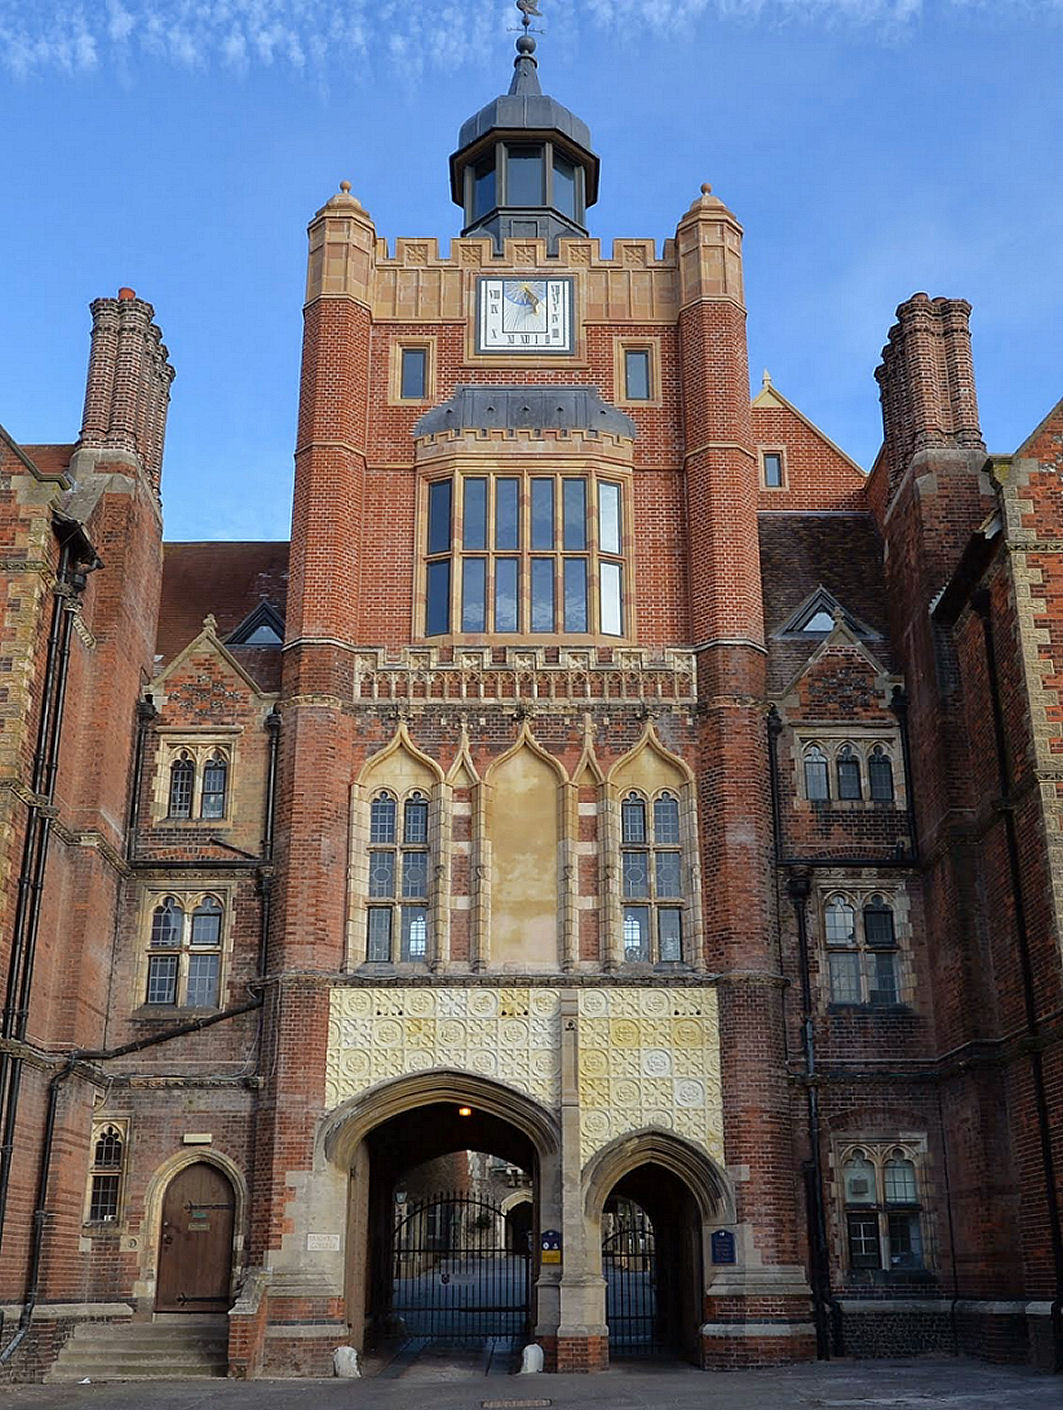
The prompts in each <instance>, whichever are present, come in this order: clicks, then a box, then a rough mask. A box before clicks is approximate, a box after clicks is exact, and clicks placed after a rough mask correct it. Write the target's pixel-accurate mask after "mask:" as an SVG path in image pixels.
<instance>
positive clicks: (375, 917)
mask: <svg viewBox="0 0 1063 1410" xmlns="http://www.w3.org/2000/svg"><path fill="white" fill-rule="evenodd" d="M428 857H429V827H428V799H427V798H426V797H425V796H424V794H423V793H418V792H414V793H411V794H410V796H409V797H408V798H407V799H406V800H405V801H404V802H403V803H402V804H401V805H400V803H399V800H398V799H397V798H396V797H395V796H394V795H393V794H391V793H386V792H385V793H379V794H378V795H377V796H376V797H375V798H374V799H373V801H372V803H371V804H370V810H369V904H368V908H367V911H366V958H367V959H368V960H369V961H370V962H372V963H376V964H386V963H388V962H390V961H392V960H396V959H398V960H402V961H405V962H412V963H418V962H422V961H424V960H425V959H427V957H428V884H429V865H428Z"/></svg>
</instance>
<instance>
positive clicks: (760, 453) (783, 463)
mask: <svg viewBox="0 0 1063 1410" xmlns="http://www.w3.org/2000/svg"><path fill="white" fill-rule="evenodd" d="M766 455H777V456H778V457H779V466H780V480H779V483H778V484H777V485H769V484H768V479H767V472H766V467H765V464H764V457H765V456H766ZM757 470H758V479H759V482H760V488H761V490H762V491H763V492H764V493H765V494H782V493H784V492H785V491H787V490H788V489H789V488H790V467H789V464H788V462H787V456H786V447H785V446H784V445H762V446H759V445H758V446H757Z"/></svg>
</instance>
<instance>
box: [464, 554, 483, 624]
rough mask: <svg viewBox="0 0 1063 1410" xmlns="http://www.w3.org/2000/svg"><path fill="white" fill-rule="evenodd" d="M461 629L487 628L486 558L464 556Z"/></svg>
mask: <svg viewBox="0 0 1063 1410" xmlns="http://www.w3.org/2000/svg"><path fill="white" fill-rule="evenodd" d="M461 629H462V631H463V632H485V631H486V630H487V559H486V558H466V559H465V560H464V561H463V563H462V569H461Z"/></svg>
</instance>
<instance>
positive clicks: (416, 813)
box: [402, 795, 428, 843]
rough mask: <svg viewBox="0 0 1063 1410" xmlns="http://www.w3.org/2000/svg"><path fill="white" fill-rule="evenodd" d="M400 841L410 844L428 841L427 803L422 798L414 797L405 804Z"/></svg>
mask: <svg viewBox="0 0 1063 1410" xmlns="http://www.w3.org/2000/svg"><path fill="white" fill-rule="evenodd" d="M402 840H403V841H404V842H412V843H418V842H427V841H428V803H427V801H426V800H425V799H424V798H418V797H417V796H416V795H415V796H414V797H413V798H411V799H409V801H408V802H407V804H406V813H405V817H404V820H403V830H402Z"/></svg>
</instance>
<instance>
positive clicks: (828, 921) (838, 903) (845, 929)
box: [823, 896, 856, 945]
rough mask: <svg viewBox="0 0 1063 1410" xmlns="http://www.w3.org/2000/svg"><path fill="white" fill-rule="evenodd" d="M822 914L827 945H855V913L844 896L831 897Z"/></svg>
mask: <svg viewBox="0 0 1063 1410" xmlns="http://www.w3.org/2000/svg"><path fill="white" fill-rule="evenodd" d="M823 914H824V920H825V930H826V935H827V944H828V945H853V944H855V943H856V913H855V911H854V910H853V908H852V906H851V905H850V904H849V902H848V901H847V900H846V899H845V897H844V896H832V897H831V898H830V900H829V901H828V902H827V905H826V908H825V910H824V912H823Z"/></svg>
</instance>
